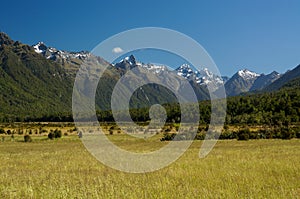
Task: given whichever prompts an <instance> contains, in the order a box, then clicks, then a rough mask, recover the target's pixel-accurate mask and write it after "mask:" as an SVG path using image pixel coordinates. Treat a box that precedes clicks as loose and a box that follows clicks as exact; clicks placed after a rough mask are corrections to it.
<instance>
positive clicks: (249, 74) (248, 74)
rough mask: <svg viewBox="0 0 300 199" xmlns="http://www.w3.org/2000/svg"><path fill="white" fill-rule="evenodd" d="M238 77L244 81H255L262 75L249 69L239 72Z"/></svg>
mask: <svg viewBox="0 0 300 199" xmlns="http://www.w3.org/2000/svg"><path fill="white" fill-rule="evenodd" d="M237 74H238V76H240V77H242V78H243V79H253V78H257V77H259V76H260V74H257V73H255V72H252V71H250V70H248V69H242V70H239V71H238V72H237Z"/></svg>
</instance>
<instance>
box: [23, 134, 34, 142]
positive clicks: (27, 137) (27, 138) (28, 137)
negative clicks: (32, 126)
mask: <svg viewBox="0 0 300 199" xmlns="http://www.w3.org/2000/svg"><path fill="white" fill-rule="evenodd" d="M24 142H32V139H31V137H30V135H24Z"/></svg>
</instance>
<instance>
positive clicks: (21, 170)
mask: <svg viewBox="0 0 300 199" xmlns="http://www.w3.org/2000/svg"><path fill="white" fill-rule="evenodd" d="M108 136H109V137H110V139H111V140H113V142H114V143H116V144H117V145H119V146H120V147H122V148H124V149H127V150H138V151H139V150H151V149H153V150H154V149H156V148H159V147H161V146H163V145H165V144H167V142H160V141H159V138H160V137H161V135H155V136H154V137H152V138H150V139H149V140H144V139H139V140H135V139H131V138H129V137H127V136H126V135H122V134H114V135H108ZM32 138H33V142H31V143H24V142H23V136H20V137H18V136H17V137H15V139H14V141H11V140H5V141H4V142H0V160H1V164H0V197H1V198H139V199H140V198H299V196H300V180H299V179H300V159H299V157H300V139H292V140H279V139H278V140H277V139H271V140H250V141H237V140H222V141H218V143H217V145H216V146H215V148H214V149H213V150H212V151H211V153H210V154H209V155H208V156H207V157H206V158H204V159H199V157H198V153H199V149H200V146H201V143H202V141H194V143H193V144H192V145H191V147H190V148H189V149H188V150H187V151H186V152H185V154H184V155H183V156H182V157H181V158H179V160H177V161H176V162H174V163H173V164H171V165H170V166H168V167H166V168H164V169H162V170H159V171H156V172H152V173H144V174H129V173H124V172H120V171H116V170H113V169H111V168H109V167H106V166H105V165H103V164H101V163H99V162H98V161H97V160H96V159H95V158H94V157H93V156H92V155H90V154H89V153H88V151H87V150H86V149H85V147H84V146H83V144H82V143H81V141H80V139H79V138H78V137H77V136H75V135H69V136H63V138H61V139H56V140H49V139H47V137H46V136H32Z"/></svg>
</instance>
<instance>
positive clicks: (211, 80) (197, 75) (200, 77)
mask: <svg viewBox="0 0 300 199" xmlns="http://www.w3.org/2000/svg"><path fill="white" fill-rule="evenodd" d="M176 71H177V75H179V76H181V77H183V78H185V79H187V80H190V81H195V82H196V83H197V84H200V85H207V86H208V85H209V86H210V88H211V89H213V90H217V89H218V87H219V86H221V85H222V84H224V81H223V78H222V77H219V76H217V75H215V74H213V73H212V72H210V71H209V69H208V68H203V69H201V70H196V69H194V68H192V67H191V66H190V65H188V64H183V65H181V66H180V67H178V68H177V69H176Z"/></svg>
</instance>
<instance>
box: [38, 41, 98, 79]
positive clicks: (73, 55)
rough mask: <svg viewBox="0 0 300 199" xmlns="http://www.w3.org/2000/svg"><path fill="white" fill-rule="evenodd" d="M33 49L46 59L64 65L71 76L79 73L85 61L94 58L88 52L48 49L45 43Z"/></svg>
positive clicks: (39, 43)
mask: <svg viewBox="0 0 300 199" xmlns="http://www.w3.org/2000/svg"><path fill="white" fill-rule="evenodd" d="M32 47H33V48H34V51H35V52H36V53H38V54H41V55H42V56H43V57H45V58H46V59H49V60H52V61H55V62H56V63H58V64H60V65H62V66H63V67H64V69H65V70H66V72H67V73H68V74H71V75H74V74H75V73H76V72H77V70H78V69H79V67H80V65H81V64H82V63H83V61H85V60H86V59H87V58H91V57H92V56H93V55H92V54H91V53H89V52H87V51H80V52H68V51H64V50H57V49H56V48H53V47H48V46H47V45H46V44H45V43H44V42H38V43H37V44H35V45H33V46H32Z"/></svg>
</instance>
